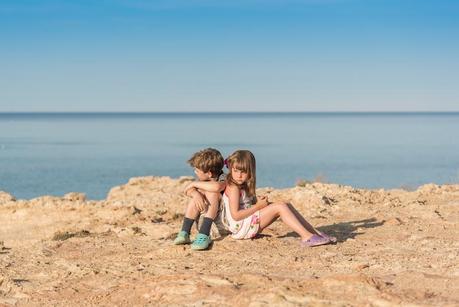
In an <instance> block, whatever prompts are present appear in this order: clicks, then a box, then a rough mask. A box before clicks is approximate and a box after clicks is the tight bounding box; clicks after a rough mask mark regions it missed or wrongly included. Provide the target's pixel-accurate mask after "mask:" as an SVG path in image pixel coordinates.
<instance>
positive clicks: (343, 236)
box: [317, 217, 385, 242]
mask: <svg viewBox="0 0 459 307" xmlns="http://www.w3.org/2000/svg"><path fill="white" fill-rule="evenodd" d="M384 223H385V221H384V220H381V221H378V220H377V219H376V218H374V217H372V218H369V219H364V220H357V221H349V222H341V223H337V224H332V225H326V226H320V227H318V228H317V229H318V230H320V231H322V232H325V233H326V234H329V235H331V236H334V237H336V238H337V239H338V242H344V241H346V240H348V239H354V238H355V237H357V236H358V235H361V234H364V233H365V229H368V228H376V227H380V226H382V225H384Z"/></svg>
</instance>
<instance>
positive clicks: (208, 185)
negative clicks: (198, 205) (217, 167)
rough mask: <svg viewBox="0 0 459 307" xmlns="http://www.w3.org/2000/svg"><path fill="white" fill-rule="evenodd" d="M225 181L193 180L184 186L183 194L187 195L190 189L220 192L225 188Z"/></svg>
mask: <svg viewBox="0 0 459 307" xmlns="http://www.w3.org/2000/svg"><path fill="white" fill-rule="evenodd" d="M225 187H226V182H224V181H221V182H218V181H193V182H191V183H190V184H188V185H187V187H186V188H185V194H186V195H188V191H189V190H191V189H193V188H194V189H198V190H203V191H206V192H215V193H216V192H221V191H223V190H224V189H225Z"/></svg>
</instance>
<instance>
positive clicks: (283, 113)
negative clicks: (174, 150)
mask: <svg viewBox="0 0 459 307" xmlns="http://www.w3.org/2000/svg"><path fill="white" fill-rule="evenodd" d="M0 114H2V115H21V114H22V115H34V114H36V115H85V114H87V115H89V114H94V115H122V114H127V115H148V114H150V115H154V114H155V115H206V114H208V115H213V114H215V115H225V114H226V115H238V114H241V115H242V114H253V115H293V114H304V115H306V114H311V115H312V114H318V115H320V114H324V115H325V114H381V115H383V114H394V115H395V114H459V110H458V111H0Z"/></svg>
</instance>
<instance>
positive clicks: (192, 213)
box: [174, 199, 199, 245]
mask: <svg viewBox="0 0 459 307" xmlns="http://www.w3.org/2000/svg"><path fill="white" fill-rule="evenodd" d="M198 215H199V211H198V209H197V208H196V205H195V203H194V200H193V199H190V201H189V202H188V205H187V207H186V210H185V217H184V218H183V224H182V230H181V231H180V232H179V233H178V234H177V238H175V240H174V244H176V245H180V244H188V243H191V240H190V232H191V227H192V226H193V223H194V221H195V220H196V218H197V217H198Z"/></svg>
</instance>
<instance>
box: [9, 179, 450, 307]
mask: <svg viewBox="0 0 459 307" xmlns="http://www.w3.org/2000/svg"><path fill="white" fill-rule="evenodd" d="M190 180H191V178H188V177H183V178H180V179H175V180H174V179H171V178H167V177H143V178H132V179H131V180H130V181H129V183H128V184H126V185H123V186H119V187H115V188H113V189H112V190H111V191H110V193H109V195H108V196H107V199H105V200H102V201H93V200H86V198H85V196H84V195H83V194H79V193H70V194H67V195H65V196H64V197H53V196H43V197H39V198H35V199H31V200H15V199H14V197H13V196H12V195H10V194H8V193H6V192H0V306H3V305H5V306H10V305H17V306H36V305H46V306H73V305H79V306H92V305H118V306H143V305H189V304H191V305H251V306H260V305H291V306H295V305H312V306H353V305H357V306H393V305H402V306H459V240H458V238H459V185H443V186H437V185H434V184H429V185H424V186H422V187H420V188H419V189H418V190H416V191H404V190H361V189H354V188H352V187H349V186H340V185H334V184H321V183H312V184H303V186H301V187H300V186H297V187H294V188H290V189H282V190H277V189H271V188H262V189H259V190H258V191H257V193H258V194H267V195H268V196H269V199H270V200H285V201H289V202H291V203H292V204H293V205H294V206H295V207H296V208H297V209H298V211H300V212H301V213H302V214H304V216H305V217H306V218H307V219H308V220H309V221H310V222H311V223H312V224H313V225H316V226H318V228H319V229H320V230H322V231H325V232H327V233H329V234H332V235H334V236H336V237H337V238H338V243H337V244H335V245H326V246H320V247H315V248H302V247H301V246H300V245H299V239H298V237H297V236H296V235H295V234H294V233H292V232H291V231H290V230H289V229H288V228H287V227H285V226H284V225H283V224H282V223H281V222H276V223H274V224H273V225H272V227H271V228H270V230H267V231H266V232H264V233H263V235H261V236H259V237H257V238H256V239H254V240H244V241H235V240H233V239H231V237H227V236H226V237H222V236H219V235H218V233H216V232H214V236H215V241H214V244H213V246H212V248H211V249H210V250H208V251H204V252H192V251H191V250H190V248H189V246H174V245H172V239H173V238H174V237H175V234H176V233H177V231H178V230H179V229H180V226H181V222H182V218H183V211H184V207H185V204H186V202H187V198H186V197H185V196H183V194H182V193H181V191H182V189H183V188H184V186H185V185H186V183H187V182H189V181H190Z"/></svg>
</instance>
